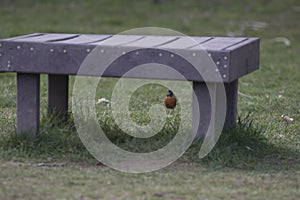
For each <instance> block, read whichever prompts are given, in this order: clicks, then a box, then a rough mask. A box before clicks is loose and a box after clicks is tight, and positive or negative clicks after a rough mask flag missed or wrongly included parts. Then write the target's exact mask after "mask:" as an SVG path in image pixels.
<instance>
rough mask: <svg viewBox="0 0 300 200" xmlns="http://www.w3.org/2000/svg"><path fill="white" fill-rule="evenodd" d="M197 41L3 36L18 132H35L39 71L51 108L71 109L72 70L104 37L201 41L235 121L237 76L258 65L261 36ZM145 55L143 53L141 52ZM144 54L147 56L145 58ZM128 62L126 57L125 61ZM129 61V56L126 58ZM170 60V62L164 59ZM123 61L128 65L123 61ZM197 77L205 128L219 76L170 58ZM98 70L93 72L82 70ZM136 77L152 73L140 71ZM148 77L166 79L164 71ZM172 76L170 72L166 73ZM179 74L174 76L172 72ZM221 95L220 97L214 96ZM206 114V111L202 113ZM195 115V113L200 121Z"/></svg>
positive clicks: (183, 47)
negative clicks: (13, 75) (206, 78)
mask: <svg viewBox="0 0 300 200" xmlns="http://www.w3.org/2000/svg"><path fill="white" fill-rule="evenodd" d="M192 38H193V40H195V42H196V43H197V44H196V45H192V46H191V45H189V43H186V42H185V37H179V36H178V37H177V36H141V35H123V36H120V35H88V34H87V35H81V34H47V33H34V34H29V35H23V36H19V37H15V38H8V39H2V40H0V72H15V73H17V128H16V131H17V134H21V133H30V134H32V135H33V136H36V134H37V133H38V129H39V115H40V111H39V109H40V74H48V110H49V112H60V113H66V112H67V110H68V84H69V79H68V77H69V75H76V74H77V73H78V70H79V67H80V65H81V63H82V62H83V61H84V59H85V58H86V56H87V55H88V54H89V53H90V52H91V51H92V50H93V49H94V48H95V47H97V46H99V45H100V46H101V45H102V44H103V42H105V41H107V40H110V41H112V42H111V43H110V45H111V47H112V48H121V49H122V47H125V46H127V47H128V46H138V47H141V48H146V49H148V50H150V51H151V49H152V50H153V49H155V48H158V47H159V48H166V49H168V48H177V49H179V50H180V51H182V52H187V53H192V52H193V51H194V49H196V48H197V46H201V47H203V48H204V49H205V50H206V51H207V52H208V53H209V54H208V55H209V56H210V57H211V59H212V60H213V61H214V62H215V63H216V66H217V67H218V69H217V71H218V72H219V73H220V74H221V77H222V84H223V83H224V85H225V91H226V99H227V110H226V120H225V125H224V127H225V128H228V127H232V126H234V125H235V122H236V112H237V89H238V79H239V78H240V77H241V76H244V75H246V74H248V73H250V72H252V71H254V70H256V69H258V67H259V39H258V38H246V37H237V38H233V37H192ZM140 58H141V59H142V60H143V56H142V55H141V57H140ZM145 60H146V58H145ZM165 60H167V58H164V57H163V56H162V57H160V58H159V57H157V60H155V61H153V62H158V63H164V62H165ZM124 62H125V63H124ZM126 62H127V61H126V60H125V61H124V60H123V61H122V63H119V64H122V66H123V67H122V68H120V69H114V70H108V71H107V72H105V73H104V74H103V76H104V77H121V76H122V74H124V72H126V70H128V69H126V66H128V67H129V65H127V64H126ZM128 62H129V61H128ZM165 63H168V62H165ZM124 66H125V67H124ZM169 66H170V67H173V68H174V69H176V70H179V71H180V73H181V74H184V76H185V77H186V78H187V80H189V81H192V82H193V89H194V92H195V94H196V96H197V98H198V99H199V102H198V104H199V105H195V103H193V107H194V106H200V107H201V108H202V109H201V110H200V111H201V120H199V117H198V116H193V127H195V128H193V131H194V132H196V133H197V134H201V132H203V131H204V130H205V129H207V121H209V119H210V117H211V115H215V113H213V112H212V110H214V108H212V107H211V106H209V105H211V103H210V101H211V99H210V97H209V94H208V90H207V87H216V85H217V84H218V82H219V81H216V82H215V83H214V80H210V83H207V84H205V83H204V80H203V79H202V78H201V77H199V76H195V75H194V71H193V70H192V69H191V68H189V67H188V66H181V68H180V69H179V68H178V66H176V62H173V64H172V63H171V64H169ZM84 75H94V74H92V73H91V74H84ZM137 78H149V77H148V76H145V77H137ZM150 78H154V79H155V78H159V79H163V78H164V77H155V75H152V76H151V77H150ZM166 78H167V79H172V77H166ZM174 79H176V78H174ZM215 98H217V97H215ZM202 114H203V115H202ZM194 119H197V120H196V121H195V120H194Z"/></svg>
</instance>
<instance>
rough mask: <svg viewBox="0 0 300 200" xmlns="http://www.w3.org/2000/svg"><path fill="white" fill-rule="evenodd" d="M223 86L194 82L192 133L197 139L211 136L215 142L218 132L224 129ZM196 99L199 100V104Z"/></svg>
mask: <svg viewBox="0 0 300 200" xmlns="http://www.w3.org/2000/svg"><path fill="white" fill-rule="evenodd" d="M221 86H222V84H220V83H204V82H193V90H194V94H193V103H192V107H193V110H192V132H193V135H194V136H196V138H195V139H198V138H200V137H204V136H205V134H209V135H210V136H211V139H212V140H214V137H215V135H214V133H215V132H216V130H222V128H223V123H222V122H224V117H225V106H224V95H225V94H224V92H222V87H221ZM209 90H210V91H211V96H210V93H209ZM196 98H198V102H197V99H196ZM199 113H200V116H199ZM225 121H226V120H225ZM216 137H217V136H216Z"/></svg>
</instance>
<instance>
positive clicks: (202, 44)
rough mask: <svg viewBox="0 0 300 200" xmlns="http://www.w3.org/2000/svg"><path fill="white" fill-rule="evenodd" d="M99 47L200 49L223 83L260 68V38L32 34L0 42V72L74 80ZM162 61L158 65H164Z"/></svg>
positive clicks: (188, 72) (117, 72)
mask: <svg viewBox="0 0 300 200" xmlns="http://www.w3.org/2000/svg"><path fill="white" fill-rule="evenodd" d="M99 46H103V48H105V47H113V48H114V47H118V48H119V49H121V50H120V51H123V50H124V51H126V49H128V48H130V47H135V48H151V49H164V50H168V49H170V50H172V49H176V50H177V51H181V52H184V53H193V52H195V51H197V50H199V49H204V50H205V51H207V52H208V55H209V56H210V57H211V59H212V60H213V61H214V62H215V63H216V65H217V67H218V71H219V72H220V73H221V75H222V77H223V81H224V82H231V81H233V80H235V79H237V78H239V77H241V76H243V75H246V74H248V73H250V72H252V71H254V70H256V69H258V67H259V39H258V38H249V37H184V36H152V35H147V36H146V35H96V34H48V33H34V34H29V35H23V36H18V37H14V38H7V39H1V40H0V72H18V73H45V74H64V75H76V74H77V72H78V69H79V67H80V65H81V63H82V62H83V60H84V59H85V58H86V57H87V55H88V54H89V52H90V51H92V50H93V49H94V48H95V47H99ZM161 59H164V58H161ZM127 60H132V57H131V58H130V57H129V58H128V59H127ZM166 60H168V59H166ZM158 62H160V61H158ZM165 62H166V63H163V62H162V64H167V63H168V62H167V61H165ZM123 64H124V59H123ZM124 65H125V66H126V64H124ZM171 67H172V66H171ZM125 68H126V67H125ZM174 68H175V69H176V67H174ZM124 70H125V71H126V69H124V67H120V68H119V69H118V68H115V69H114V70H109V71H108V72H107V73H104V74H103V76H107V77H120V76H121V75H122V73H124V72H125V71H124ZM127 70H128V69H127ZM177 70H178V69H177ZM179 71H180V73H183V74H184V75H185V76H186V78H187V79H188V80H191V81H203V80H201V78H199V77H196V76H195V75H194V72H193V71H192V70H190V69H189V68H188V67H186V66H181V67H180V69H179ZM86 75H93V74H86ZM138 78H156V77H147V76H146V77H138ZM157 78H159V79H173V78H172V77H157Z"/></svg>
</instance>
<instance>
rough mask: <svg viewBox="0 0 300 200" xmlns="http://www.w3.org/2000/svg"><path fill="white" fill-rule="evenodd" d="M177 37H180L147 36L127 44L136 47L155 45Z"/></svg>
mask: <svg viewBox="0 0 300 200" xmlns="http://www.w3.org/2000/svg"><path fill="white" fill-rule="evenodd" d="M177 38H178V37H175V36H146V37H144V38H142V39H141V40H137V41H134V42H131V43H128V44H126V45H125V46H134V47H143V48H147V47H154V46H159V45H161V44H164V43H168V42H171V41H173V40H175V39H177Z"/></svg>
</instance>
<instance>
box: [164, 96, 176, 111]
mask: <svg viewBox="0 0 300 200" xmlns="http://www.w3.org/2000/svg"><path fill="white" fill-rule="evenodd" d="M164 103H165V106H166V107H167V108H169V109H174V108H175V106H176V103H177V99H176V97H175V96H172V97H168V96H167V97H165V100H164Z"/></svg>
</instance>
